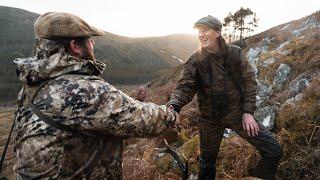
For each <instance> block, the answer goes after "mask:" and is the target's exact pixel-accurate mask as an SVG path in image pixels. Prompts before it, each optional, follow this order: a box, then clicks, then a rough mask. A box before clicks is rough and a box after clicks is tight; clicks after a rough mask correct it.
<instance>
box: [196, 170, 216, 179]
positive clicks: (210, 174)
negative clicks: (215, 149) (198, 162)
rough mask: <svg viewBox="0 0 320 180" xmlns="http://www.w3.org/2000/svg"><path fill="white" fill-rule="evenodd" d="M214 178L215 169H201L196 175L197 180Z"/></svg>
mask: <svg viewBox="0 0 320 180" xmlns="http://www.w3.org/2000/svg"><path fill="white" fill-rule="evenodd" d="M215 178H216V168H215V167H211V168H208V167H206V168H201V167H200V172H199V175H198V180H214V179H215Z"/></svg>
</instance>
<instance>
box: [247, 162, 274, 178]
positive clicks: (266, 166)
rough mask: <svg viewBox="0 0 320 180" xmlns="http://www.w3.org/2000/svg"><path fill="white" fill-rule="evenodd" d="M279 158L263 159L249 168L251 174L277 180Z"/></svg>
mask: <svg viewBox="0 0 320 180" xmlns="http://www.w3.org/2000/svg"><path fill="white" fill-rule="evenodd" d="M278 165H279V160H261V161H259V163H258V165H257V166H256V167H255V168H253V169H250V170H249V175H250V176H253V177H258V178H262V179H267V180H275V179H276V173H277V169H278Z"/></svg>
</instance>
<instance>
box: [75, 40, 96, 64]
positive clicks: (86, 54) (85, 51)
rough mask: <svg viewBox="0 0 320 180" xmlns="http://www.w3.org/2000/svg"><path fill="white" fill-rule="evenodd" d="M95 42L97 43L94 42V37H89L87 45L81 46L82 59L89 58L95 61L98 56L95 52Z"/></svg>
mask: <svg viewBox="0 0 320 180" xmlns="http://www.w3.org/2000/svg"><path fill="white" fill-rule="evenodd" d="M94 44H95V43H94V41H93V39H87V40H86V42H85V46H83V47H82V48H81V52H80V55H79V57H80V58H82V59H89V60H93V61H95V60H96V58H95V56H94V53H93V46H94Z"/></svg>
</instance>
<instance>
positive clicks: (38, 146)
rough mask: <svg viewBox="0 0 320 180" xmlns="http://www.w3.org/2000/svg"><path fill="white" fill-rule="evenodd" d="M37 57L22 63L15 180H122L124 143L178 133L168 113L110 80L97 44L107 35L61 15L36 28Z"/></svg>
mask: <svg viewBox="0 0 320 180" xmlns="http://www.w3.org/2000/svg"><path fill="white" fill-rule="evenodd" d="M34 29H35V36H36V42H35V48H34V56H33V57H29V58H17V59H15V60H14V63H15V64H16V66H17V74H18V76H19V79H20V80H21V82H22V84H23V88H22V89H21V91H20V93H19V96H18V110H17V115H16V118H15V121H16V126H15V134H16V136H15V141H14V149H15V151H14V155H15V159H16V161H15V165H14V171H15V175H16V179H122V153H123V152H122V151H123V139H124V138H128V137H153V136H157V135H159V134H160V133H161V132H162V131H164V130H165V129H166V128H168V127H171V126H173V125H174V123H175V121H176V118H177V116H176V113H175V112H174V111H173V110H172V109H170V108H167V107H166V106H165V105H162V106H158V105H156V104H153V103H143V102H140V101H137V100H134V99H132V98H131V97H129V96H127V95H126V94H124V93H123V92H121V91H120V90H118V89H116V88H115V87H113V86H112V85H110V84H109V83H108V82H106V81H105V80H104V79H102V78H101V77H99V75H101V74H102V72H103V70H104V68H105V64H104V63H103V62H100V61H98V60H96V59H95V57H94V53H93V47H94V42H93V40H91V39H90V37H91V36H102V35H103V34H104V32H103V31H101V30H98V29H97V28H94V27H92V26H90V25H88V24H87V23H86V22H85V21H83V20H82V19H81V18H79V17H77V16H75V15H72V14H68V13H59V12H50V13H46V14H43V15H42V16H40V17H39V18H38V19H37V20H36V22H35V24H34Z"/></svg>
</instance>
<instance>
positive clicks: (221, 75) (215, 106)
mask: <svg viewBox="0 0 320 180" xmlns="http://www.w3.org/2000/svg"><path fill="white" fill-rule="evenodd" d="M228 56H229V57H231V56H232V57H233V58H230V63H231V64H230V65H229V66H231V67H236V69H232V68H231V70H232V71H233V72H232V73H228V71H227V67H226V61H227V58H228ZM235 58H238V59H235ZM239 58H240V59H239ZM234 60H237V61H234ZM236 63H239V64H236ZM235 71H239V73H238V74H236V73H235ZM234 73H235V74H236V75H237V76H240V77H239V78H238V79H239V81H240V82H241V84H240V86H241V87H237V85H236V83H235V82H234V81H233V79H232V78H231V74H234ZM256 87H257V85H256V80H255V75H254V72H253V70H252V68H251V66H250V64H249V63H248V62H247V60H246V59H245V58H244V57H243V55H242V53H241V49H240V48H239V47H237V46H229V45H225V47H224V48H222V50H221V51H220V52H219V53H217V54H210V53H208V52H206V51H204V50H201V51H199V52H196V53H195V54H193V55H192V56H191V57H190V58H189V60H188V61H187V62H186V64H185V65H184V68H183V71H182V74H181V77H180V79H179V81H178V84H177V87H176V89H175V90H174V92H173V93H172V95H171V98H170V100H169V102H168V104H172V105H173V106H174V108H175V110H176V111H180V109H181V108H182V107H183V106H184V105H185V104H187V103H188V102H190V101H191V100H192V99H193V97H194V95H195V94H197V106H198V117H205V118H204V119H212V118H221V117H222V116H220V114H221V112H224V113H222V114H223V117H227V115H228V114H230V115H229V116H228V118H229V119H230V118H231V119H238V120H239V119H240V117H241V114H242V113H243V112H247V113H251V114H253V112H254V110H255V100H256ZM219 101H222V102H219ZM230 116H231V117H230ZM239 116H240V117H239Z"/></svg>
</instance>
